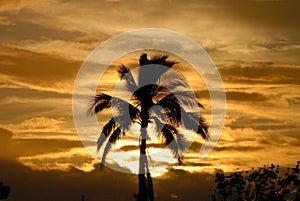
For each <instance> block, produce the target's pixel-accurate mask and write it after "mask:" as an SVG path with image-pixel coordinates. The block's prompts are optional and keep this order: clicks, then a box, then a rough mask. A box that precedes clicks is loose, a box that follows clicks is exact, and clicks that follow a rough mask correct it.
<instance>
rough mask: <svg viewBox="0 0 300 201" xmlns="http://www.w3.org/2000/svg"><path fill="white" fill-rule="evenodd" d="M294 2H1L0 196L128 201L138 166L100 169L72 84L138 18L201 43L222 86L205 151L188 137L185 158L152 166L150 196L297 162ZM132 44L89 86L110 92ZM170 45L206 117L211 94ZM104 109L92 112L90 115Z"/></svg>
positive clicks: (199, 190) (298, 75)
mask: <svg viewBox="0 0 300 201" xmlns="http://www.w3.org/2000/svg"><path fill="white" fill-rule="evenodd" d="M299 7H300V3H299V1H297V0H244V1H242V0H201V1H197V0H189V1H179V0H166V1H163V0H147V1H133V0H129V1H127V0H106V1H105V0H86V1H79V0H74V1H66V0H52V1H50V0H0V95H1V98H0V181H1V182H4V184H7V185H10V186H11V189H12V193H11V195H10V198H9V199H8V200H12V201H15V200H24V201H26V200H34V201H40V200H45V201H47V200H65V201H75V200H80V199H81V195H82V194H85V196H86V200H87V201H100V200H104V201H106V200H111V201H113V200H118V201H120V200H124V201H125V200H133V198H132V194H133V193H136V192H137V190H138V187H137V176H136V175H134V174H132V175H131V174H124V173H120V172H117V171H114V170H110V169H109V168H104V170H101V171H100V169H99V164H98V162H97V161H96V160H95V159H93V157H92V156H91V155H90V154H89V153H88V152H87V151H86V150H85V148H84V146H83V145H82V144H81V141H80V138H79V137H78V134H77V132H76V128H75V126H74V123H73V116H72V93H73V87H74V83H75V78H76V75H77V73H78V71H79V69H80V67H81V65H82V63H83V61H84V60H85V59H86V57H87V56H88V55H89V53H90V52H91V51H92V50H93V49H94V48H96V47H97V46H98V45H100V44H101V43H102V42H104V41H105V40H107V39H109V38H110V37H112V36H114V35H116V34H120V33H123V32H126V31H130V30H133V29H140V28H164V29H170V30H173V31H176V32H179V33H181V34H184V35H186V36H187V37H190V38H191V39H193V40H194V41H196V42H197V43H199V44H200V45H201V46H202V47H203V48H204V49H205V50H206V51H207V52H208V54H209V55H210V57H211V58H212V60H213V61H214V63H215V64H216V66H217V68H218V70H219V72H220V75H221V77H222V79H223V82H224V85H225V88H226V96H227V114H226V119H225V125H224V129H223V132H222V136H221V138H220V140H219V142H218V144H217V146H216V147H215V149H214V150H213V151H212V153H211V154H210V155H209V156H208V157H207V158H205V159H202V160H200V159H199V150H200V148H201V143H202V140H201V139H200V138H197V139H196V142H195V143H194V144H193V145H192V146H191V149H190V150H189V151H188V152H187V153H186V157H185V162H184V164H183V166H178V165H176V163H175V164H174V165H173V166H169V167H168V168H167V169H164V171H163V173H161V174H157V175H155V179H154V190H155V196H156V198H157V199H156V200H161V201H162V200H166V201H168V200H180V201H187V200H208V189H209V188H211V187H213V173H214V172H215V171H217V170H218V171H220V170H221V169H222V170H224V171H225V172H229V171H233V170H235V169H236V168H240V169H250V168H251V167H255V168H257V167H260V166H263V165H265V164H270V163H275V164H280V165H281V166H293V165H295V164H296V161H297V160H299V159H300V134H299V133H298V132H299V130H300V126H299V125H300V56H299V55H300V37H299V36H300V23H299V19H300V12H299ZM144 52H147V51H144ZM140 53H141V52H137V53H132V54H129V55H128V56H127V57H124V58H120V59H119V60H118V61H116V62H115V63H114V64H113V65H112V66H111V67H110V68H109V69H108V71H107V72H106V74H105V76H104V77H103V80H102V82H100V83H99V89H100V90H102V91H105V92H107V93H111V92H112V90H113V88H114V86H115V85H116V84H117V81H118V80H117V79H118V74H117V72H116V69H117V66H118V65H119V64H121V63H123V64H125V65H128V66H131V67H132V66H136V65H137V64H138V59H139V55H140ZM147 53H148V54H149V55H150V56H151V55H155V52H151V51H150V52H147ZM166 54H168V53H166ZM168 55H169V56H170V59H171V60H179V61H180V63H178V64H176V65H175V66H174V69H175V70H178V72H181V73H182V75H184V76H185V77H186V79H187V80H188V82H189V84H190V85H191V87H192V88H193V89H194V91H195V94H196V96H197V98H199V101H200V102H201V103H202V104H203V105H204V107H205V108H206V109H205V110H204V111H202V112H203V116H204V117H205V118H206V119H208V121H209V119H210V109H211V105H210V104H211V103H210V97H209V95H208V92H207V88H206V86H205V85H204V83H203V81H201V76H199V75H195V73H194V72H193V71H192V70H191V67H188V64H186V63H185V62H184V61H182V60H180V58H177V57H176V56H174V55H172V54H168ZM186 69H190V70H186ZM108 116H109V114H108V112H106V113H104V115H103V116H101V115H100V116H98V119H99V124H100V125H103V124H104V123H105V121H106V120H108V119H106V117H108ZM99 131H100V128H99ZM98 135H99V133H95V137H97V136H98ZM125 140H126V139H125ZM125 142H126V143H124V142H123V143H122V142H121V143H120V144H119V145H117V147H116V148H117V149H119V150H124V151H134V149H132V146H131V147H130V146H128V145H137V143H138V142H136V144H134V143H135V142H134V141H130V140H128V139H127V141H125ZM126 145H127V146H126ZM95 146H96V145H95ZM111 154H112V155H111V156H114V154H115V156H118V155H117V153H115V152H114V151H113V152H112V153H111ZM118 162H119V164H118V165H120V166H122V165H123V166H126V165H128V163H126V162H125V160H121V159H120V160H118ZM129 165H131V166H132V164H129ZM129 169H130V168H129Z"/></svg>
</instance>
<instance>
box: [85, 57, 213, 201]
mask: <svg viewBox="0 0 300 201" xmlns="http://www.w3.org/2000/svg"><path fill="white" fill-rule="evenodd" d="M176 63H177V62H175V61H170V60H168V56H160V55H159V56H154V57H153V58H151V59H148V57H147V54H142V55H141V57H140V59H139V65H140V68H139V69H138V76H137V78H135V77H134V76H133V74H132V72H131V69H129V68H128V67H126V66H124V65H121V66H120V67H119V69H118V73H119V75H120V79H121V80H122V81H123V82H125V85H126V89H127V91H128V92H130V93H131V94H132V96H131V97H130V101H129V102H127V101H126V100H124V99H122V98H120V97H112V96H110V95H108V94H104V93H101V92H100V93H97V94H96V95H95V97H94V100H93V102H92V104H91V108H90V111H89V112H90V114H92V115H94V114H96V113H98V112H101V111H103V110H104V109H114V110H115V111H117V114H116V116H114V117H113V118H111V119H110V120H109V121H108V122H107V124H105V125H104V127H103V128H102V132H101V135H100V136H99V139H98V142H97V145H98V146H97V149H98V150H99V149H100V148H101V147H102V145H104V144H105V147H104V151H103V156H102V161H101V165H102V164H105V158H106V156H107V154H108V152H109V150H110V149H111V146H112V144H115V143H116V142H117V141H118V140H120V139H121V138H122V137H123V136H124V135H125V134H126V133H127V132H128V131H129V130H130V127H131V126H132V125H133V124H138V125H140V139H139V148H140V161H139V175H138V180H139V192H138V194H135V195H134V197H135V198H136V199H137V200H139V201H153V200H154V193H153V183H152V178H151V174H150V172H149V168H148V159H147V152H146V149H147V140H148V139H149V136H148V133H147V132H148V131H147V128H148V124H150V123H152V124H154V126H155V129H154V130H155V131H154V132H155V133H156V136H157V137H158V138H159V139H162V140H163V141H164V142H165V144H166V145H167V146H168V148H170V149H171V151H172V152H173V154H174V157H176V158H177V159H178V161H179V164H180V163H181V160H182V157H183V153H184V151H185V150H186V149H187V142H186V140H185V137H184V134H183V133H181V132H180V128H181V127H183V128H185V129H188V130H192V131H194V132H195V133H197V134H198V135H200V136H201V137H202V138H204V139H208V137H209V136H208V126H207V124H206V122H205V120H204V119H203V118H202V117H201V116H200V114H199V110H198V109H199V107H203V106H202V105H201V104H200V103H199V102H198V101H197V100H196V98H195V97H194V93H193V92H192V91H191V88H190V87H189V85H188V84H187V81H186V79H185V78H184V77H182V76H181V75H180V74H178V73H176V72H175V71H170V70H169V69H171V68H172V67H173V66H174V65H175V64H176ZM170 90H172V91H170ZM183 106H186V107H188V108H189V107H198V108H197V110H196V112H195V111H193V112H190V111H188V110H186V108H184V107H183Z"/></svg>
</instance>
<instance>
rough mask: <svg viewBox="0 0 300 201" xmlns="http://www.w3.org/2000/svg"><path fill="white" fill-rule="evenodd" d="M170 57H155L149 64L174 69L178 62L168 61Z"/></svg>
mask: <svg viewBox="0 0 300 201" xmlns="http://www.w3.org/2000/svg"><path fill="white" fill-rule="evenodd" d="M168 58H169V56H167V55H155V56H153V57H152V58H151V59H150V60H148V63H147V64H160V65H163V66H166V67H169V68H172V67H173V66H174V65H175V64H177V63H178V62H176V61H169V60H167V59H168Z"/></svg>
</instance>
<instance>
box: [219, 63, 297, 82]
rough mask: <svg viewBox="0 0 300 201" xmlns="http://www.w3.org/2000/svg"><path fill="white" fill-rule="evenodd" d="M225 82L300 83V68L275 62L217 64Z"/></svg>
mask: <svg viewBox="0 0 300 201" xmlns="http://www.w3.org/2000/svg"><path fill="white" fill-rule="evenodd" d="M219 67H220V68H219V70H220V73H221V75H222V79H223V81H225V82H234V83H247V84H296V85H300V80H299V79H298V78H299V76H300V68H299V67H297V66H294V67H288V66H287V67H284V66H278V65H275V64H271V63H269V62H267V63H253V64H249V63H248V64H243V62H241V64H235V65H227V66H219Z"/></svg>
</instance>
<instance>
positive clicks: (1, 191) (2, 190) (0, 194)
mask: <svg viewBox="0 0 300 201" xmlns="http://www.w3.org/2000/svg"><path fill="white" fill-rule="evenodd" d="M9 194H10V187H9V186H4V185H3V183H2V182H0V200H4V199H7V198H8V196H9Z"/></svg>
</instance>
